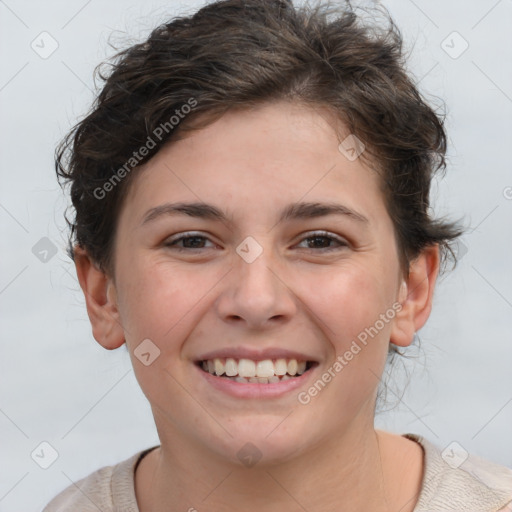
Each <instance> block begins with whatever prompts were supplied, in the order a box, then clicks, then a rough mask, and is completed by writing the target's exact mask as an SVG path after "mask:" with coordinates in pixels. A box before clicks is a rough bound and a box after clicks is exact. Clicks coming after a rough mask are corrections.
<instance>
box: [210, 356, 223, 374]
mask: <svg viewBox="0 0 512 512" xmlns="http://www.w3.org/2000/svg"><path fill="white" fill-rule="evenodd" d="M213 364H214V367H215V374H216V375H223V374H224V365H223V364H222V361H221V360H220V359H219V358H218V357H216V358H215V359H214V360H213Z"/></svg>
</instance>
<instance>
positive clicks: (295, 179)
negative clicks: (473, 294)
mask: <svg viewBox="0 0 512 512" xmlns="http://www.w3.org/2000/svg"><path fill="white" fill-rule="evenodd" d="M348 135H349V132H348V131H347V130H346V128H344V126H343V125H342V124H341V122H339V121H338V120H337V119H336V118H335V117H334V116H332V115H329V113H328V112H327V111H326V110H325V109H323V110H321V109H319V108H318V109H317V108H311V107H307V106H304V105H301V104H296V103H289V102H276V103H270V104H265V105H262V106H259V107H257V108H252V109H244V110H235V111H230V112H228V113H227V114H225V115H224V116H222V117H221V118H220V119H218V120H217V121H215V122H214V123H212V124H209V125H208V126H206V127H204V128H201V129H199V130H195V131H192V132H188V133H186V134H185V136H184V137H182V138H180V139H178V140H173V141H171V142H170V143H168V144H167V145H166V146H164V147H163V148H162V149H161V150H160V151H159V152H158V153H157V155H155V157H153V159H151V160H150V161H149V162H148V163H147V164H145V165H144V166H143V167H142V168H141V169H138V170H137V175H136V176H134V179H133V180H132V183H131V186H130V188H129V191H128V195H127V197H126V201H125V204H129V205H130V208H125V210H127V211H126V214H127V215H128V216H129V217H130V220H129V221H130V224H134V223H139V222H140V221H141V220H142V218H141V215H143V213H145V212H146V210H147V209H148V208H150V207H154V206H158V205H159V204H163V203H165V202H169V201H173V200H189V201H194V202H200V201H203V202H208V203H212V202H215V203H216V204H217V205H218V206H220V207H221V208H225V209H230V210H232V211H233V212H235V211H246V212H251V213H252V215H254V216H256V215H260V216H261V215H263V214H264V213H265V212H267V213H268V214H269V215H270V213H271V212H272V211H274V210H276V209H278V210H281V207H282V206H283V205H284V204H290V203H292V202H298V201H300V200H302V201H307V202H325V201H329V202H339V201H343V202H344V203H345V205H346V206H347V207H349V208H352V209H354V210H359V211H361V210H365V211H366V213H365V216H367V217H370V218H371V217H372V216H376V215H380V214H382V213H383V212H384V210H383V209H384V204H383V200H382V197H381V193H380V187H379V179H378V175H377V174H376V173H375V171H373V170H370V169H369V168H368V167H367V166H366V164H365V163H363V159H362V158H355V159H349V158H347V154H346V152H343V151H340V149H339V146H340V142H341V141H343V140H344V138H346V137H347V136H348ZM142 210H144V211H142Z"/></svg>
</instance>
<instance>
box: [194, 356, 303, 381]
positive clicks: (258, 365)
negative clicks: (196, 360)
mask: <svg viewBox="0 0 512 512" xmlns="http://www.w3.org/2000/svg"><path fill="white" fill-rule="evenodd" d="M306 365H307V363H306V361H297V359H289V360H286V359H276V360H275V361H273V360H272V359H264V360H263V361H252V360H251V359H240V360H237V359H234V358H232V357H228V358H226V359H224V358H220V357H216V358H214V359H208V360H207V361H203V362H202V368H203V370H205V371H207V372H209V373H211V374H212V375H217V376H222V375H225V376H226V377H230V378H232V379H233V380H235V381H236V382H259V383H262V384H267V383H272V382H279V381H281V380H286V379H289V378H290V377H292V376H295V375H297V376H298V375H302V374H303V373H304V372H305V371H306ZM240 379H241V380H240Z"/></svg>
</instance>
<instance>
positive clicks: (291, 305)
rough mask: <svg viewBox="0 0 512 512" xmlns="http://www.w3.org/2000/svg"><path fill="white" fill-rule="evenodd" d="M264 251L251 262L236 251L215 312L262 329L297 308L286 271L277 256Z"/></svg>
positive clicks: (227, 319) (246, 325) (248, 325)
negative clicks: (268, 254)
mask: <svg viewBox="0 0 512 512" xmlns="http://www.w3.org/2000/svg"><path fill="white" fill-rule="evenodd" d="M269 252H270V250H269V251H265V250H264V251H263V253H262V254H260V256H258V257H257V258H256V259H255V260H254V261H252V262H251V263H249V262H247V261H245V260H244V259H243V258H242V257H240V256H239V255H238V254H236V255H235V257H234V259H233V268H232V270H231V272H229V273H228V275H227V276H226V281H225V285H224V289H223V290H222V292H221V294H220V296H219V297H218V300H217V303H216V308H217V314H218V315H219V316H220V317H221V318H222V320H223V321H225V322H230V323H238V324H244V326H245V327H246V328H247V329H254V330H257V329H262V328H265V327H269V326H271V325H273V324H275V323H276V322H281V323H285V322H286V321H289V319H290V318H292V317H293V315H294V313H295V311H296V303H297V301H296V298H295V295H294V293H293V291H292V289H291V285H290V283H289V282H286V281H287V279H286V276H288V275H289V274H286V276H285V272H284V271H283V269H282V267H281V266H279V265H277V264H276V260H275V259H273V258H271V257H267V256H266V254H267V253H269Z"/></svg>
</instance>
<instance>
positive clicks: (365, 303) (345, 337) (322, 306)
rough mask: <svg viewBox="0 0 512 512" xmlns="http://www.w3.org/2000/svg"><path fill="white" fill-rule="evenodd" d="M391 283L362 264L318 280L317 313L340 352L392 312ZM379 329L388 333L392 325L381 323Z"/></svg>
mask: <svg viewBox="0 0 512 512" xmlns="http://www.w3.org/2000/svg"><path fill="white" fill-rule="evenodd" d="M373 268H375V267H373ZM388 281H389V277H386V276H385V275H383V274H382V273H381V272H380V270H377V271H375V270H374V271H372V267H369V266H366V265H363V264H360V265H357V264H353V265H351V267H350V268H348V267H347V268H345V269H343V270H340V271H339V272H338V273H336V272H330V273H328V274H326V275H325V276H323V277H322V278H321V279H316V280H315V282H316V284H317V285H316V286H315V291H314V294H313V297H314V304H315V310H316V312H318V315H319V316H320V318H321V319H322V321H323V325H324V326H325V332H326V334H327V335H328V336H329V338H330V339H333V340H336V343H335V344H336V349H337V350H336V351H337V352H338V349H339V350H343V351H344V350H345V349H346V345H347V343H348V345H350V342H351V340H355V339H357V337H358V335H359V334H360V333H361V332H364V331H365V329H366V328H370V327H371V326H373V325H374V324H375V323H376V321H377V320H379V318H380V315H381V314H385V313H386V311H387V310H389V309H390V308H391V305H392V300H393V293H392V292H393V288H392V286H391V284H390V282H388ZM378 327H379V330H382V331H383V332H384V333H386V332H387V331H388V330H389V328H390V325H389V324H388V323H386V324H385V326H381V325H380V323H379V324H378Z"/></svg>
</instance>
